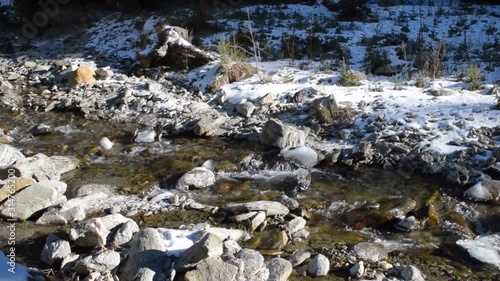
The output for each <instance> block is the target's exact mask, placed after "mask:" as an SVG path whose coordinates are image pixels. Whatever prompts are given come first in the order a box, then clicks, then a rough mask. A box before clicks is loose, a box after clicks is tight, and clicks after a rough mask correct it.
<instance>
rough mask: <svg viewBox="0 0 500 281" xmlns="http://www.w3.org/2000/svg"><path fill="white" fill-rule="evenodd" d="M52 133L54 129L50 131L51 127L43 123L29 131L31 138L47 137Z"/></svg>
mask: <svg viewBox="0 0 500 281" xmlns="http://www.w3.org/2000/svg"><path fill="white" fill-rule="evenodd" d="M53 132H54V129H52V127H50V126H48V125H45V124H43V123H40V124H38V125H36V126H35V127H33V128H32V129H31V134H33V136H35V137H36V136H44V135H48V134H51V133H53Z"/></svg>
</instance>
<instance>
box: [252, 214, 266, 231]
mask: <svg viewBox="0 0 500 281" xmlns="http://www.w3.org/2000/svg"><path fill="white" fill-rule="evenodd" d="M265 220H266V213H265V212H258V213H257V215H255V216H254V217H253V218H252V220H251V221H250V229H249V231H250V232H254V231H255V230H257V228H258V227H259V226H260V225H261V224H262V223H263V222H264V221H265Z"/></svg>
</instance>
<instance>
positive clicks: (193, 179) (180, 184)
mask: <svg viewBox="0 0 500 281" xmlns="http://www.w3.org/2000/svg"><path fill="white" fill-rule="evenodd" d="M214 168H215V163H214V162H213V161H212V162H210V161H207V162H205V163H204V164H203V166H201V167H197V168H194V169H192V170H191V171H189V172H187V173H185V174H184V175H183V176H182V177H181V178H180V179H179V180H177V183H176V185H175V188H176V189H178V190H187V189H188V188H189V187H194V188H205V187H208V186H211V185H213V184H214V183H215V174H214V172H213V169H214Z"/></svg>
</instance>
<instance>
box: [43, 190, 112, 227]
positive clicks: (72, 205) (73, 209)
mask: <svg viewBox="0 0 500 281" xmlns="http://www.w3.org/2000/svg"><path fill="white" fill-rule="evenodd" d="M108 197H109V196H108V194H106V193H104V192H100V191H99V192H96V193H93V194H89V195H87V196H80V197H75V198H73V199H70V200H68V201H66V202H65V203H63V204H61V205H59V206H54V207H52V208H50V209H49V210H47V211H46V212H45V213H43V215H42V216H41V217H40V218H38V220H37V221H36V224H59V225H64V224H68V223H71V222H76V221H82V220H83V219H85V217H86V215H87V212H88V211H89V210H93V206H95V205H96V203H98V202H101V201H102V200H104V199H106V198H108Z"/></svg>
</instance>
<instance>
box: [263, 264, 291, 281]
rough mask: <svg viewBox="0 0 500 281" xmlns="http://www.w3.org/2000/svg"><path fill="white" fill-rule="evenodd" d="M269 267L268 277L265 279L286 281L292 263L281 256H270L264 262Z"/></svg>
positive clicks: (268, 280)
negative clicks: (270, 257)
mask: <svg viewBox="0 0 500 281" xmlns="http://www.w3.org/2000/svg"><path fill="white" fill-rule="evenodd" d="M266 266H267V268H269V278H268V279H267V281H286V280H288V277H289V276H290V274H292V270H293V267H292V264H291V263H290V262H289V261H287V260H285V259H282V258H272V259H270V260H268V261H267V262H266Z"/></svg>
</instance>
